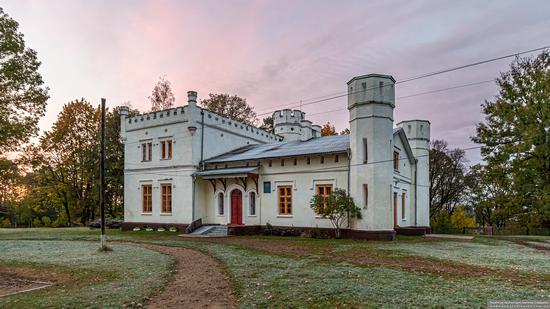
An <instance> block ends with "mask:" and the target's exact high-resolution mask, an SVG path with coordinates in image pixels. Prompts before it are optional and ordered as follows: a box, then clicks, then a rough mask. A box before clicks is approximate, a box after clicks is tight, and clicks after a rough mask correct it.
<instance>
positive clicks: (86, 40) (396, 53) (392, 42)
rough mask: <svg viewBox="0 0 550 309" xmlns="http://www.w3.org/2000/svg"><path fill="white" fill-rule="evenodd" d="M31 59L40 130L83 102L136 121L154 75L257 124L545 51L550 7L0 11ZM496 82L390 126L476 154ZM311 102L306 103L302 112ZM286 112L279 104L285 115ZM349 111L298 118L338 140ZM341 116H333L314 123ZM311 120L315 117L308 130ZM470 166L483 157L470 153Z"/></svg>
mask: <svg viewBox="0 0 550 309" xmlns="http://www.w3.org/2000/svg"><path fill="white" fill-rule="evenodd" d="M0 6H2V7H3V8H4V10H5V12H6V13H7V14H9V15H10V16H11V17H13V18H14V19H15V20H17V21H18V22H19V23H20V31H21V32H22V33H23V34H24V35H25V40H26V43H27V45H28V46H29V47H31V48H33V49H35V50H36V51H37V52H38V57H39V60H40V61H42V66H41V70H40V71H41V73H42V75H43V77H44V80H45V82H46V84H47V85H48V86H49V87H50V89H51V90H50V95H51V99H50V100H49V102H48V109H47V115H46V116H45V117H44V118H43V119H42V120H41V122H40V127H41V129H42V130H48V129H49V128H50V126H51V124H52V123H53V122H54V121H55V119H56V116H57V114H58V113H59V112H60V110H61V108H62V106H63V104H65V103H67V102H69V101H71V100H74V99H78V98H82V97H84V98H86V99H87V100H89V101H90V102H92V103H93V104H99V102H100V98H101V97H105V98H107V103H108V106H110V107H114V106H117V105H121V104H122V103H123V102H126V101H130V102H131V105H132V106H133V107H135V108H138V109H140V110H141V111H147V110H148V109H149V107H150V106H149V103H148V102H147V97H148V96H149V95H150V93H151V90H152V87H153V86H154V84H155V83H156V81H157V80H158V79H159V77H160V76H164V75H165V76H166V78H167V79H168V80H170V82H171V83H172V88H173V91H174V94H175V96H176V105H184V104H186V92H187V91H188V90H195V91H198V93H199V99H200V98H205V97H207V96H208V93H229V94H236V95H239V96H241V97H244V98H246V99H247V101H248V102H249V103H250V104H251V105H252V106H254V108H255V110H256V112H257V113H259V114H263V113H269V112H271V111H272V110H273V107H274V106H279V105H282V104H287V103H295V102H299V101H300V100H303V102H304V103H307V102H308V99H311V98H315V97H319V96H323V95H327V94H335V93H342V92H345V90H346V82H347V81H348V80H349V79H350V78H351V77H353V76H356V75H362V74H368V73H382V74H390V75H393V76H394V77H395V79H396V80H402V79H405V78H407V77H410V76H416V75H419V74H423V73H427V72H432V71H436V70H439V69H443V68H448V67H453V66H457V65H462V64H466V63H470V62H475V61H478V60H483V59H488V58H493V57H497V56H501V55H505V54H511V53H514V52H519V51H524V50H529V49H532V48H537V47H541V46H545V45H549V44H550V1H544V0H540V1H534V0H533V1H503V0H497V1H436V0H433V1H408V0H406V1H290V0H282V1H76V0H70V1H39V0H35V1H24V0H8V1H6V0H4V1H2V3H1V4H0ZM511 60H512V59H507V60H502V61H497V62H493V63H490V64H486V65H481V66H477V67H475V68H470V69H465V70H461V71H457V72H452V73H449V74H444V75H438V76H434V77H431V78H426V79H421V80H418V81H416V82H411V83H406V84H403V85H398V86H397V87H396V96H397V97H403V96H408V95H411V94H416V93H420V92H425V91H430V90H434V89H440V88H447V87H453V86H456V85H461V84H467V83H473V82H479V81H484V80H489V79H493V78H495V77H497V76H498V74H499V72H501V71H504V70H506V69H507V68H508V66H509V63H510V62H511ZM496 92H497V87H496V86H495V85H494V84H493V83H484V84H481V85H477V86H471V87H467V88H461V89H457V90H451V91H445V92H440V93H435V94H429V95H421V96H414V97H408V98H403V99H398V100H397V102H396V109H395V120H396V122H399V121H401V120H405V119H416V118H421V119H428V120H430V121H431V123H432V137H433V138H443V139H445V140H447V141H448V142H449V144H450V145H451V146H452V147H468V146H472V145H473V143H472V142H471V141H470V140H469V137H470V136H472V135H473V134H474V132H475V131H474V129H475V123H477V122H478V121H480V120H481V119H482V115H481V114H480V104H481V103H483V101H484V100H485V99H492V98H493V97H494V95H495V94H496ZM309 101H311V100H309ZM293 106H294V104H291V105H289V107H293ZM345 107H346V98H345V97H343V98H339V99H335V100H330V101H326V102H323V103H320V104H312V105H307V106H304V108H303V109H304V111H305V112H306V118H309V119H310V120H312V121H313V122H314V123H318V124H322V123H326V122H327V121H330V122H331V123H333V124H335V125H336V128H337V130H338V131H340V130H342V129H344V128H345V127H347V120H348V115H347V111H346V110H345V109H344V108H345ZM335 109H341V110H339V111H335V112H330V113H320V112H323V111H330V110H335ZM308 114H315V115H312V116H311V117H309V116H308ZM468 157H469V158H470V160H471V161H472V162H477V161H478V160H479V152H478V151H472V152H468Z"/></svg>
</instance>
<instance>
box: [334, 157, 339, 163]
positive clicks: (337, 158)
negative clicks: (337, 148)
mask: <svg viewBox="0 0 550 309" xmlns="http://www.w3.org/2000/svg"><path fill="white" fill-rule="evenodd" d="M338 160H339V157H338V155H336V156H335V157H334V162H335V163H338Z"/></svg>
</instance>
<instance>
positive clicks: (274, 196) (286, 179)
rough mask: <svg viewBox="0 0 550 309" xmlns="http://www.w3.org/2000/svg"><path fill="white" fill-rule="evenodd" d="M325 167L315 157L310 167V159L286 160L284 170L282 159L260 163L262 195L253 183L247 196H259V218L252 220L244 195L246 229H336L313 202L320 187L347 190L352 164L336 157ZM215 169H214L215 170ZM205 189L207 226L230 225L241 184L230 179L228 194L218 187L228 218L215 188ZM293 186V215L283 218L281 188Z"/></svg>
mask: <svg viewBox="0 0 550 309" xmlns="http://www.w3.org/2000/svg"><path fill="white" fill-rule="evenodd" d="M323 157H324V163H323V164H321V156H311V157H310V164H307V157H299V158H296V165H294V158H285V159H284V161H285V165H284V166H281V159H272V160H271V167H269V161H270V160H259V162H260V168H259V171H260V172H259V178H258V191H256V187H255V184H254V182H253V181H252V180H249V181H248V183H247V189H246V192H247V193H248V192H250V191H251V190H253V191H256V193H257V203H256V216H250V215H249V213H248V203H249V199H248V198H249V197H248V194H245V195H243V224H245V225H257V224H260V225H265V224H266V223H268V222H269V223H270V224H272V225H276V226H296V227H323V228H330V227H332V225H331V223H330V221H329V220H327V219H323V218H320V217H318V216H316V215H315V213H314V211H313V210H312V209H311V208H310V206H309V205H310V204H309V202H310V200H311V198H312V196H313V195H314V194H315V193H316V185H321V184H331V185H332V186H333V189H334V188H341V189H345V190H346V189H347V177H348V172H347V171H348V160H347V158H346V155H345V154H339V155H338V161H339V162H337V163H336V162H335V155H333V154H331V155H326V156H323ZM257 162H258V161H251V162H249V164H250V166H255V165H257ZM244 164H245V163H244V162H233V163H229V164H228V167H235V166H243V165H244ZM212 167H213V166H212ZM264 182H270V183H271V192H269V193H264V192H263V183H264ZM200 183H201V189H200V190H202V191H203V194H204V196H205V198H204V199H203V201H204V204H201V207H204V209H203V210H201V213H204V214H205V216H204V219H203V222H207V223H216V224H226V223H229V222H230V220H231V219H230V218H231V211H230V194H231V191H232V190H234V189H240V190H243V191H244V187H243V185H242V183H241V182H239V181H235V180H231V179H229V180H228V182H227V188H226V189H225V190H224V188H223V186H222V185H221V183H220V182H219V181H218V182H217V184H216V193H218V192H223V193H224V196H225V202H226V203H225V210H226V211H225V214H224V215H223V216H220V215H218V213H217V207H218V205H217V198H216V196H217V194H214V192H213V187H212V184H210V183H209V182H208V181H201V182H200ZM279 185H290V186H292V215H279V210H278V203H277V200H278V191H277V186H279Z"/></svg>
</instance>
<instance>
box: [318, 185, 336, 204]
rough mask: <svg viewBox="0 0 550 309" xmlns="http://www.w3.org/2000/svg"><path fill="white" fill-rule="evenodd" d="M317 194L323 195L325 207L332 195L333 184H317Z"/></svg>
mask: <svg viewBox="0 0 550 309" xmlns="http://www.w3.org/2000/svg"><path fill="white" fill-rule="evenodd" d="M317 194H318V195H320V196H322V197H323V201H324V202H323V207H327V203H328V202H329V199H330V196H331V195H332V185H317Z"/></svg>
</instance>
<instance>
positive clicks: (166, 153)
mask: <svg viewBox="0 0 550 309" xmlns="http://www.w3.org/2000/svg"><path fill="white" fill-rule="evenodd" d="M160 158H161V159H162V160H170V159H172V140H165V141H161V142H160Z"/></svg>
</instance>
